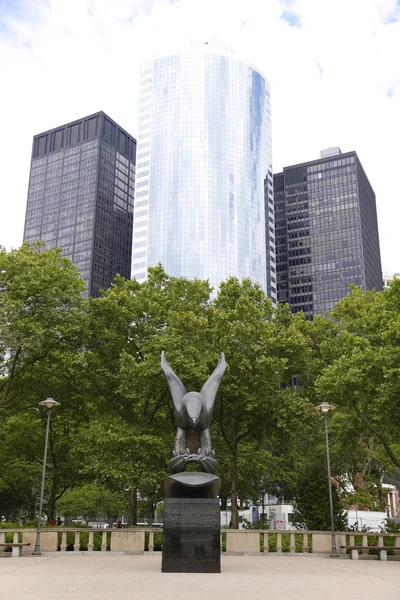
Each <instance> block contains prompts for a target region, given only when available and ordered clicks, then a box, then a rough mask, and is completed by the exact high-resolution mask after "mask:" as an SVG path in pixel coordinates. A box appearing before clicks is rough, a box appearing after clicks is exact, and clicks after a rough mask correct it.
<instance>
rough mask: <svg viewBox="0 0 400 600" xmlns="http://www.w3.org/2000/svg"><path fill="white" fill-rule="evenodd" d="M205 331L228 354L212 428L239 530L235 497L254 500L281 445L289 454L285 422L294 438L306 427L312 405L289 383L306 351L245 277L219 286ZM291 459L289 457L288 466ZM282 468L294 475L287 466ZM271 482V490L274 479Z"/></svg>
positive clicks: (284, 314)
mask: <svg viewBox="0 0 400 600" xmlns="http://www.w3.org/2000/svg"><path fill="white" fill-rule="evenodd" d="M277 315H278V317H277ZM210 329H211V335H212V339H213V343H214V346H215V347H216V348H217V349H218V351H223V352H225V355H226V360H227V364H228V368H227V372H226V374H225V378H224V381H223V384H222V386H221V392H220V394H219V399H218V402H217V403H216V407H215V426H214V431H217V432H218V433H217V435H216V438H217V443H216V448H217V450H218V455H219V456H221V464H222V467H223V469H224V478H225V479H226V480H228V481H229V482H230V494H229V495H230V497H231V504H232V526H233V527H234V528H237V527H238V505H239V500H240V499H241V498H242V499H244V498H246V497H247V496H248V495H249V494H250V496H253V497H254V496H255V495H256V492H257V489H258V490H260V481H262V479H264V481H268V475H269V473H273V478H276V465H277V464H278V463H279V462H280V463H281V464H283V463H284V460H283V456H284V454H285V449H284V448H285V447H286V452H287V449H288V448H290V447H291V445H293V444H292V443H293V441H294V440H293V437H292V434H291V433H289V426H288V424H289V423H291V424H292V425H294V430H293V432H292V433H293V434H294V435H295V431H297V433H299V431H300V428H301V426H305V427H307V420H308V416H309V414H310V411H311V408H312V407H311V405H310V403H309V401H308V399H307V398H306V397H305V396H304V395H303V394H302V393H300V392H299V393H298V392H297V391H296V390H295V389H293V388H290V386H289V383H290V381H291V378H292V377H293V375H295V374H296V373H297V372H299V371H298V369H299V368H300V365H301V361H300V358H299V357H300V356H301V355H302V351H304V350H305V349H306V347H305V345H304V338H303V335H302V334H301V332H299V331H297V329H296V327H295V326H294V325H293V321H292V317H291V315H290V313H288V311H287V309H279V310H278V312H277V313H276V314H275V313H274V311H273V309H272V306H271V302H270V300H269V299H268V298H267V297H266V295H265V293H264V292H263V291H262V290H261V289H260V287H259V286H258V285H255V284H253V283H252V282H251V281H250V280H246V279H245V280H243V282H242V283H239V281H238V280H237V279H235V278H230V279H228V280H227V281H226V282H223V283H222V284H221V286H220V290H219V293H218V296H217V298H216V299H215V301H214V302H213V305H212V307H211V309H210ZM285 383H286V385H285ZM288 454H289V455H290V452H288ZM293 458H294V454H291V456H290V458H289V461H288V462H290V461H291V460H292V459H293ZM291 467H293V465H291ZM286 469H287V470H288V469H289V470H291V469H290V468H289V464H287V465H286ZM268 483H269V485H271V486H272V481H271V480H270V481H269V482H268ZM275 483H276V482H275ZM274 488H275V489H276V487H275V486H274ZM225 493H226V492H225Z"/></svg>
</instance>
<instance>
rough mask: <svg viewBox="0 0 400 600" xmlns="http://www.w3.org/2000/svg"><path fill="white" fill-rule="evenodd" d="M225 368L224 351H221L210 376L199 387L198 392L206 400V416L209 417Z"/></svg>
mask: <svg viewBox="0 0 400 600" xmlns="http://www.w3.org/2000/svg"><path fill="white" fill-rule="evenodd" d="M225 369H226V361H225V356H224V353H223V352H221V356H220V357H219V361H218V364H217V366H216V368H215V369H214V371H213V372H212V373H211V375H210V377H209V378H208V379H207V381H206V382H205V384H204V385H203V387H202V388H201V391H200V393H201V394H202V395H203V397H204V400H205V401H206V406H207V412H208V417H209V418H211V415H212V411H213V408H214V401H215V396H216V395H217V392H218V388H219V384H220V383H221V379H222V378H223V376H224V373H225Z"/></svg>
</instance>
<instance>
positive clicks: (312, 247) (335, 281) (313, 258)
mask: <svg viewBox="0 0 400 600" xmlns="http://www.w3.org/2000/svg"><path fill="white" fill-rule="evenodd" d="M322 155H323V156H322V158H321V159H319V160H316V161H312V162H307V163H303V164H298V165H294V166H291V167H286V168H284V169H283V173H278V174H276V175H274V202H275V243H276V263H277V264H276V269H277V289H278V302H287V303H289V305H290V308H291V310H292V312H298V311H303V312H304V313H305V315H306V316H307V317H308V318H311V317H312V316H313V315H324V314H325V313H326V312H327V311H330V310H332V308H333V307H334V306H335V304H336V303H337V302H338V301H339V300H341V299H342V298H343V297H344V296H346V295H347V294H348V293H349V286H350V285H351V284H352V283H354V284H356V285H357V286H358V287H360V288H362V289H363V290H364V291H366V290H370V289H373V288H376V289H378V290H381V289H382V268H381V258H380V249H379V235H378V222H377V215H376V203H375V194H374V191H373V189H372V187H371V185H370V183H369V181H368V178H367V176H366V174H365V172H364V169H363V167H362V165H361V163H360V161H359V159H358V156H357V154H356V153H355V152H347V153H345V154H342V153H341V152H340V150H339V148H335V149H330V150H329V151H325V152H323V153H322Z"/></svg>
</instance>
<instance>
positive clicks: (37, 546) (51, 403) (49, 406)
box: [32, 398, 60, 556]
mask: <svg viewBox="0 0 400 600" xmlns="http://www.w3.org/2000/svg"><path fill="white" fill-rule="evenodd" d="M39 406H45V407H46V408H47V422H46V441H45V444H44V457H43V469H42V487H41V490H40V504H39V519H38V526H37V531H36V542H35V550H34V551H33V552H32V554H33V555H35V556H39V555H40V554H41V552H40V525H41V521H42V509H43V495H44V481H45V477H46V462H47V444H48V441H49V429H50V412H51V409H52V408H53V407H54V406H60V403H59V402H56V401H55V400H53V398H47V400H43V401H42V402H39Z"/></svg>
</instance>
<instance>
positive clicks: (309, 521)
mask: <svg viewBox="0 0 400 600" xmlns="http://www.w3.org/2000/svg"><path fill="white" fill-rule="evenodd" d="M331 486H332V504H333V520H334V525H335V530H336V531H345V530H346V529H347V517H346V515H345V514H344V511H343V505H342V502H341V499H340V497H339V494H338V492H337V488H336V486H335V485H334V484H333V483H332V484H331ZM293 504H294V511H293V517H292V522H293V524H294V525H295V526H296V527H299V528H301V529H310V530H314V531H329V530H330V529H331V514H330V504H329V488H328V479H327V471H326V467H325V468H324V465H323V462H322V458H321V459H320V462H319V463H318V462H313V464H310V465H309V466H308V467H306V468H305V469H304V471H303V477H302V478H301V480H300V482H299V484H298V485H297V487H296V491H295V494H294V502H293Z"/></svg>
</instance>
